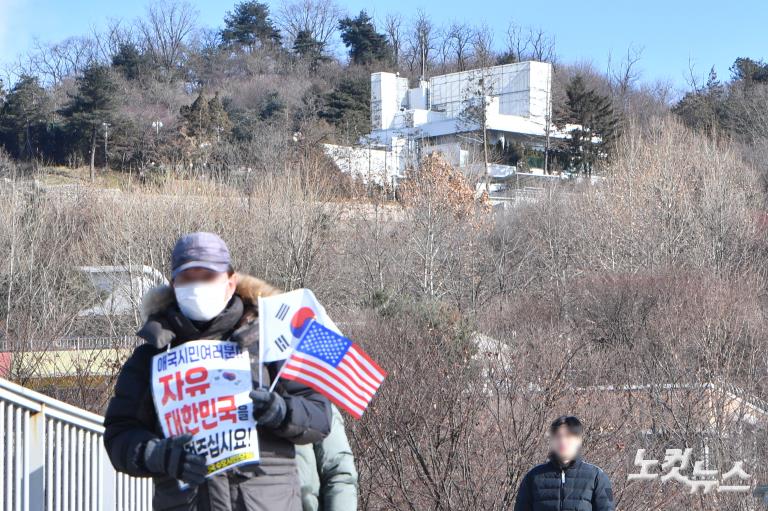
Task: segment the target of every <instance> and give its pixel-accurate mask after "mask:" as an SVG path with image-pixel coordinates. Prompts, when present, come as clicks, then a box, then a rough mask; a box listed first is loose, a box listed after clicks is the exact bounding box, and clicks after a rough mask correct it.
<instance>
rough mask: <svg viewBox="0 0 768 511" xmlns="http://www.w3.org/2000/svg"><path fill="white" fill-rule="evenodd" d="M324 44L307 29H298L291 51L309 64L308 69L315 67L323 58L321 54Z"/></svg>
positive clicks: (314, 68)
mask: <svg viewBox="0 0 768 511" xmlns="http://www.w3.org/2000/svg"><path fill="white" fill-rule="evenodd" d="M324 50H325V45H324V44H323V43H321V42H320V41H318V40H317V39H315V38H314V37H313V36H312V32H310V31H309V30H300V31H299V33H298V34H296V40H295V41H294V42H293V51H294V52H295V53H296V55H298V56H299V57H301V58H302V59H304V60H306V61H308V62H309V64H310V69H312V70H313V71H314V70H316V69H317V66H318V64H319V63H320V62H321V61H323V60H325V59H326V57H325V56H324V55H323V51H324Z"/></svg>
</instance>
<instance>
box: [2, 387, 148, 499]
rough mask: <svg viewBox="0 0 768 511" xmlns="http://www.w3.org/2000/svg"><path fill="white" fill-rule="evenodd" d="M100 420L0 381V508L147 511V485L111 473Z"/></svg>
mask: <svg viewBox="0 0 768 511" xmlns="http://www.w3.org/2000/svg"><path fill="white" fill-rule="evenodd" d="M103 432H104V428H103V426H102V417H101V416H99V415H96V414H94V413H90V412H87V411H85V410H82V409H80V408H77V407H74V406H71V405H68V404H66V403H63V402H61V401H57V400H55V399H52V398H50V397H47V396H45V395H43V394H40V393H38V392H34V391H31V390H29V389H25V388H24V387H21V386H19V385H16V384H14V383H11V382H9V381H7V380H4V379H0V433H2V434H1V435H0V474H2V481H0V509H3V510H5V511H27V510H29V511H43V510H45V511H75V510H76V511H81V510H82V511H112V510H115V511H144V510H147V511H149V510H150V509H152V503H151V501H152V482H151V480H150V479H137V478H132V477H128V476H125V475H123V474H117V473H116V472H115V470H114V469H113V468H112V465H111V464H110V462H109V459H108V458H107V453H106V451H105V450H104V446H103V444H102V440H101V437H102V434H103Z"/></svg>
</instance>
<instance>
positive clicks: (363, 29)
mask: <svg viewBox="0 0 768 511" xmlns="http://www.w3.org/2000/svg"><path fill="white" fill-rule="evenodd" d="M339 30H340V31H341V40H342V41H343V42H344V45H345V46H346V47H347V48H348V49H349V57H350V58H351V59H352V62H353V63H354V64H362V65H366V64H371V63H373V62H377V61H385V60H389V59H390V57H391V53H392V52H391V48H390V46H389V43H388V42H387V37H386V36H385V35H384V34H380V33H378V32H376V27H375V26H374V25H373V21H372V19H371V17H370V16H368V14H367V13H366V12H365V11H360V14H358V16H357V18H349V17H347V18H344V19H342V20H341V21H339Z"/></svg>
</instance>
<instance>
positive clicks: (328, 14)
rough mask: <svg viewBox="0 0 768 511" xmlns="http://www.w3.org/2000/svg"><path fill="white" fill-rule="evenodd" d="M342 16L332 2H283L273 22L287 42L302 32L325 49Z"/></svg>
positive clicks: (315, 0)
mask: <svg viewBox="0 0 768 511" xmlns="http://www.w3.org/2000/svg"><path fill="white" fill-rule="evenodd" d="M343 14H344V12H343V10H342V9H341V8H340V7H339V6H338V4H336V2H334V1H333V0H284V1H282V2H281V3H280V7H279V9H278V10H277V12H276V14H275V21H276V22H277V25H278V27H280V30H281V31H282V32H283V33H285V34H287V36H288V39H289V41H292V40H294V39H296V36H297V35H298V34H299V32H302V31H304V32H308V33H309V34H311V36H312V38H313V39H314V40H316V41H317V42H319V43H321V44H322V45H323V46H324V47H326V46H328V45H329V44H330V42H331V40H332V38H333V35H334V34H335V33H336V30H337V27H338V24H339V18H341V17H342V15H343Z"/></svg>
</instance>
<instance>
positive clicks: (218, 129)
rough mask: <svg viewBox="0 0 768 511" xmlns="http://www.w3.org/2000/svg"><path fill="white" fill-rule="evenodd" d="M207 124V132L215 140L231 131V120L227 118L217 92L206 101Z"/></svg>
mask: <svg viewBox="0 0 768 511" xmlns="http://www.w3.org/2000/svg"><path fill="white" fill-rule="evenodd" d="M208 124H209V127H210V131H209V132H210V133H211V134H212V135H215V137H216V140H217V141H218V140H221V138H222V137H226V136H228V135H229V134H230V133H231V132H232V121H230V120H229V115H228V114H227V111H226V110H225V109H224V104H223V103H222V102H221V98H219V93H218V92H217V93H216V94H214V95H213V97H212V98H211V99H210V100H209V101H208Z"/></svg>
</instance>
